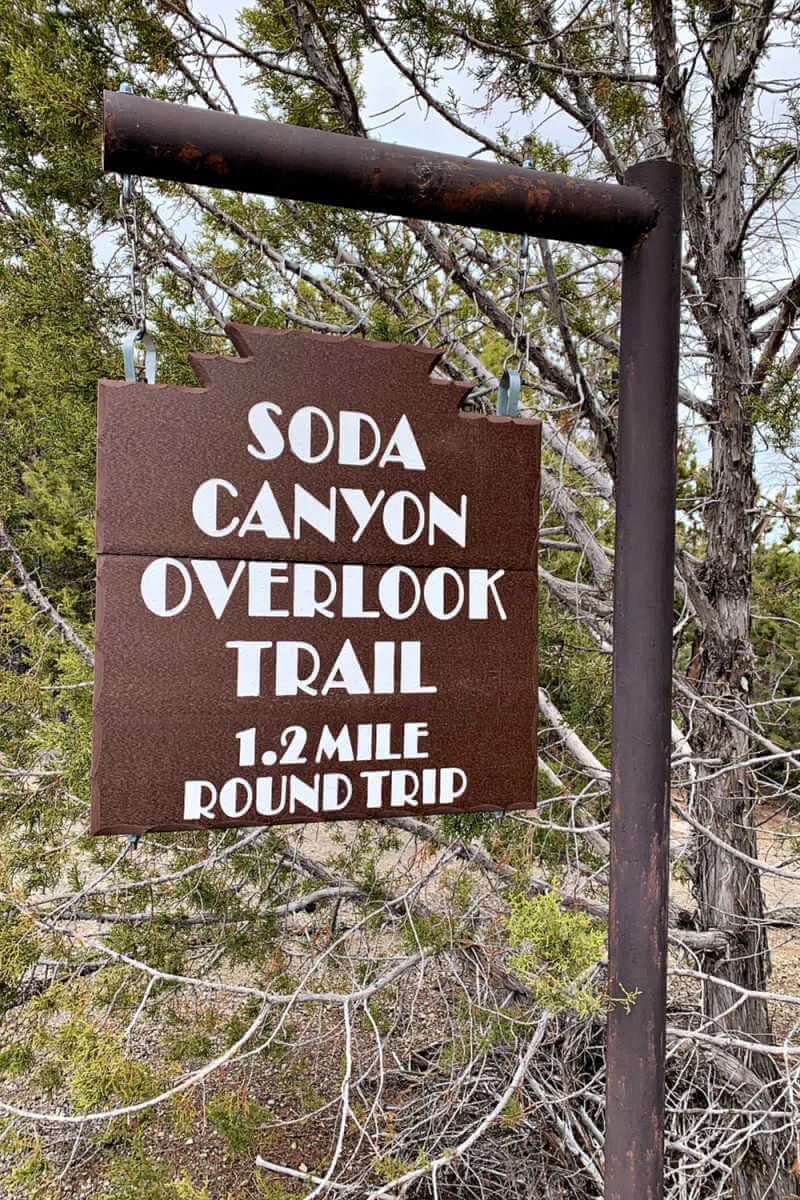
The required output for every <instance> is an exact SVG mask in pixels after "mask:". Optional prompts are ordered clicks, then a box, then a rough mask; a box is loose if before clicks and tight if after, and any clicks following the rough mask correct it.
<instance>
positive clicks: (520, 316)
mask: <svg viewBox="0 0 800 1200" xmlns="http://www.w3.org/2000/svg"><path fill="white" fill-rule="evenodd" d="M522 165H523V167H532V166H533V163H532V161H531V160H530V159H529V158H526V159H525V161H524V162H523V164H522ZM530 249H531V239H530V237H529V235H528V234H527V233H523V234H522V236H521V237H520V239H519V250H518V251H517V290H516V294H515V296H514V313H513V316H512V319H511V332H512V335H513V338H514V349H513V352H512V353H513V357H514V360H515V362H516V363H517V370H518V371H520V372H521V371H523V370H524V369H525V368H527V365H528V341H529V337H530V335H529V334H527V333H526V332H525V307H524V306H525V290H526V288H527V286H528V272H529V271H530V265H531V263H530Z"/></svg>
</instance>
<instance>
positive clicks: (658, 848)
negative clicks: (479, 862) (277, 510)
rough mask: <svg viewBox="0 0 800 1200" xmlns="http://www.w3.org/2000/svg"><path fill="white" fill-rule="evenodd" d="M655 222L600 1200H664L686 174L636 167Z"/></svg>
mask: <svg viewBox="0 0 800 1200" xmlns="http://www.w3.org/2000/svg"><path fill="white" fill-rule="evenodd" d="M625 182H626V183H629V184H630V185H632V186H636V187H641V188H645V189H646V190H647V191H648V192H649V193H650V194H651V195H652V196H653V198H654V199H655V201H656V203H657V205H658V221H657V223H656V225H655V226H654V228H653V229H652V230H651V231H650V232H649V233H647V234H646V235H645V236H644V237H643V238H642V239H641V241H639V242H638V244H637V245H636V246H635V247H634V248H633V249H632V250H630V251H629V252H628V253H627V254H626V255H625V258H624V260H623V269H622V331H621V346H620V408H619V412H620V416H619V442H618V446H619V449H618V460H617V527H616V556H615V569H614V695H613V733H612V789H611V882H610V896H609V900H610V912H609V930H608V958H609V988H610V994H611V996H612V997H614V998H615V999H618V998H621V997H624V996H625V995H627V994H634V995H635V999H634V1000H633V1003H632V1004H631V1005H630V1006H629V1010H628V1009H626V1007H625V1005H624V1004H621V1003H616V1004H614V1006H613V1007H612V1009H611V1012H610V1014H609V1021H608V1058H607V1092H606V1153H605V1158H606V1180H605V1196H606V1200H634V1198H635V1200H661V1197H663V1195H664V1061H665V1053H666V982H667V979H666V975H667V971H666V966H667V963H666V960H667V915H668V913H667V899H668V883H669V786H670V782H669V781H670V772H669V765H670V713H671V695H672V617H673V612H672V605H673V594H674V583H673V578H674V576H673V570H674V545H675V479H676V430H677V407H678V330H679V317H680V237H681V173H680V168H679V167H678V166H676V165H675V164H673V163H668V162H665V161H662V160H658V161H653V162H645V163H639V164H638V165H637V166H634V167H632V168H631V169H630V170H629V171H628V172H627V174H626V176H625Z"/></svg>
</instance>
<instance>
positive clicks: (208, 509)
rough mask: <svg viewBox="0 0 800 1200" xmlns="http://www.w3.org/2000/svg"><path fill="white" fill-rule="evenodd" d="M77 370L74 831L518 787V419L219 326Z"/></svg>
mask: <svg viewBox="0 0 800 1200" xmlns="http://www.w3.org/2000/svg"><path fill="white" fill-rule="evenodd" d="M229 334H230V337H231V339H232V340H233V343H234V345H235V346H236V348H237V350H238V351H239V353H240V354H241V355H242V357H240V358H233V357H224V356H223V357H212V356H206V355H194V356H192V365H193V367H194V369H195V372H196V374H197V376H198V378H199V380H200V381H201V384H202V386H201V387H197V388H188V387H169V386H160V385H159V386H156V385H149V384H139V383H122V382H109V381H103V382H102V383H101V384H100V392H99V432H98V485H97V549H98V568H97V649H96V689H95V711H94V759H93V767H92V831H93V832H94V833H143V832H146V831H148V830H178V829H204V828H212V827H216V828H224V827H229V826H238V825H269V824H274V823H280V822H292V821H294V822H299V821H303V822H306V821H316V820H330V819H342V818H350V817H352V818H364V817H381V816H387V815H392V814H398V813H418V814H422V813H428V814H430V813H435V812H453V813H457V812H469V811H475V810H481V809H498V808H530V807H532V806H533V804H534V803H535V796H536V763H537V756H536V715H537V713H536V695H537V687H536V683H537V628H536V624H537V621H536V619H537V586H536V555H537V534H538V530H537V514H538V500H539V456H540V445H541V428H540V425H539V422H538V421H535V420H528V419H524V420H521V419H510V418H507V417H485V416H480V415H477V414H470V413H464V412H461V411H460V410H459V404H460V402H461V401H462V400H463V398H464V396H465V395H466V394H467V392H468V391H469V388H468V387H465V386H462V385H460V384H455V383H451V382H448V381H444V380H440V379H436V378H431V371H432V369H433V367H434V366H435V364H436V362H437V361H438V359H439V357H440V355H439V354H438V353H437V352H436V351H433V350H429V349H426V348H423V347H417V346H413V347H412V346H397V345H390V344H384V343H380V342H368V341H361V340H359V341H355V340H348V339H343V338H333V337H325V336H321V335H318V334H306V333H298V332H286V331H277V330H269V329H256V328H249V327H245V326H238V325H234V326H230V327H229Z"/></svg>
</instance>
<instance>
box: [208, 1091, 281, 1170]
mask: <svg viewBox="0 0 800 1200" xmlns="http://www.w3.org/2000/svg"><path fill="white" fill-rule="evenodd" d="M206 1116H207V1117H208V1120H209V1121H210V1122H211V1124H212V1125H213V1126H214V1128H215V1129H216V1131H217V1133H219V1134H220V1136H221V1137H222V1140H223V1141H224V1143H225V1149H226V1150H227V1152H228V1154H230V1155H231V1156H232V1157H236V1156H237V1155H239V1154H246V1153H247V1152H248V1151H250V1150H252V1149H253V1148H254V1147H255V1145H256V1143H257V1142H258V1138H259V1133H260V1131H261V1127H262V1126H263V1125H264V1124H266V1122H267V1121H269V1119H270V1114H269V1112H268V1111H267V1109H265V1108H262V1107H261V1106H260V1105H259V1104H256V1103H255V1102H254V1101H252V1100H249V1099H248V1098H247V1097H246V1096H242V1095H240V1094H236V1093H234V1092H217V1094H216V1096H214V1097H212V1099H211V1100H209V1102H208V1104H207V1105H206Z"/></svg>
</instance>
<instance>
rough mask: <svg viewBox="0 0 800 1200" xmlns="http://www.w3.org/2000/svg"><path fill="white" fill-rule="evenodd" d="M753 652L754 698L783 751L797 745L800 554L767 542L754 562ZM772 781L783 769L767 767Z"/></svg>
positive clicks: (764, 724)
mask: <svg viewBox="0 0 800 1200" xmlns="http://www.w3.org/2000/svg"><path fill="white" fill-rule="evenodd" d="M752 638H753V649H754V651H755V653H756V661H757V663H758V667H757V672H756V679H755V687H754V689H753V694H754V699H755V700H756V701H758V702H759V705H760V707H759V710H758V711H759V719H760V721H761V723H762V727H763V728H764V729H765V731H766V732H767V733H768V735H769V737H770V738H771V739H772V740H773V741H775V742H777V743H778V745H780V746H784V747H785V748H786V749H787V750H796V748H797V747H798V746H799V745H800V706H798V704H797V703H796V702H793V699H792V698H793V697H797V696H800V553H798V551H797V550H795V549H793V548H792V547H790V546H785V545H781V544H780V543H771V544H769V545H766V546H761V547H759V548H758V549H757V550H756V553H755V555H754V557H753V633H752ZM770 773H771V775H772V777H773V778H774V779H776V780H781V779H784V778H785V767H784V766H783V765H782V764H781V763H775V764H774V765H773V766H772V767H771V768H770Z"/></svg>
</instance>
